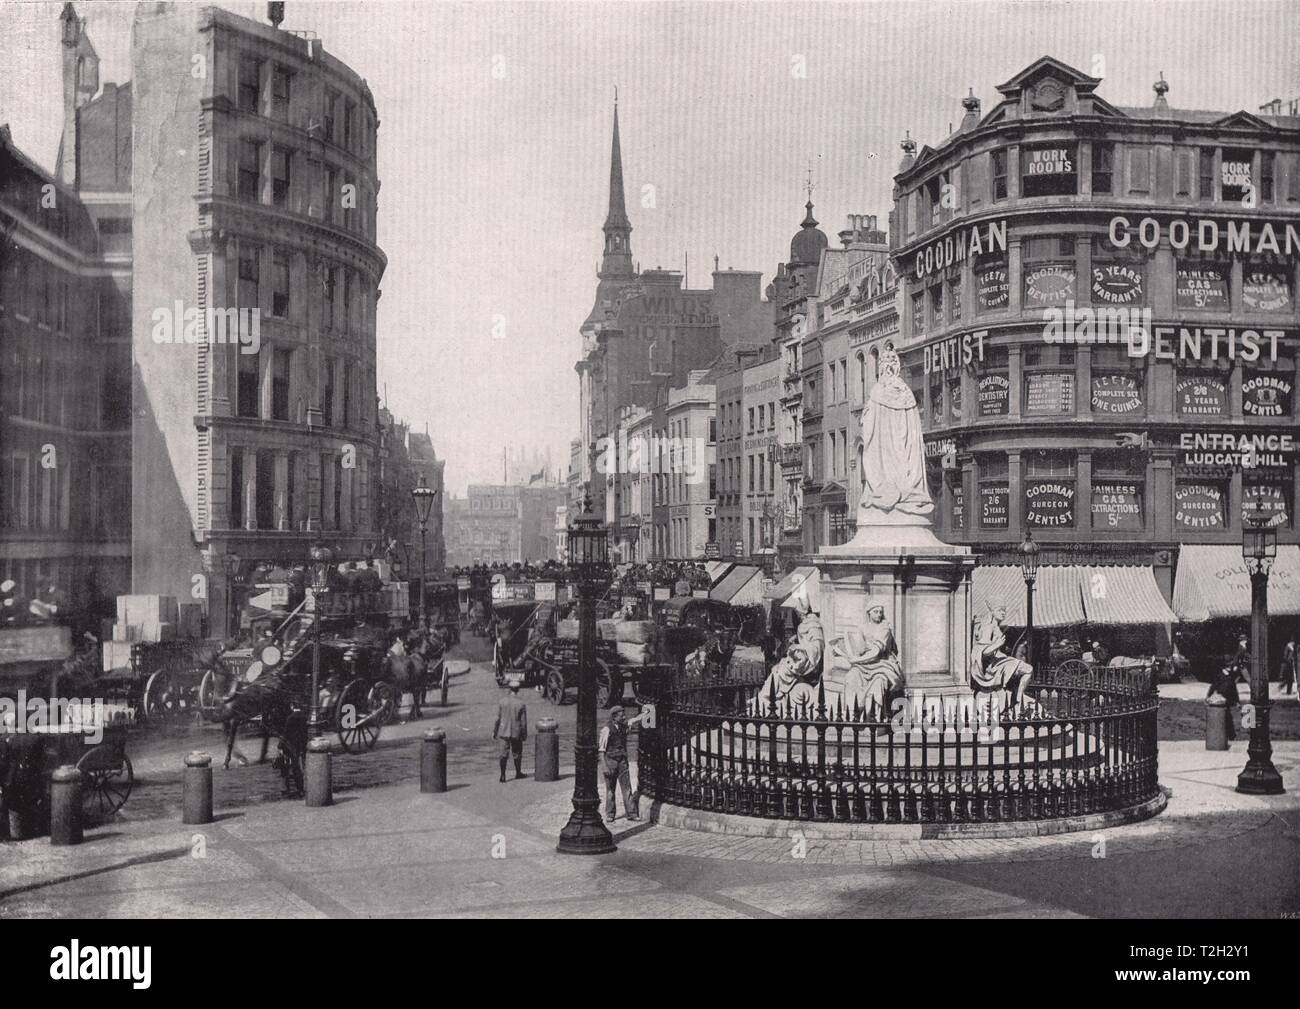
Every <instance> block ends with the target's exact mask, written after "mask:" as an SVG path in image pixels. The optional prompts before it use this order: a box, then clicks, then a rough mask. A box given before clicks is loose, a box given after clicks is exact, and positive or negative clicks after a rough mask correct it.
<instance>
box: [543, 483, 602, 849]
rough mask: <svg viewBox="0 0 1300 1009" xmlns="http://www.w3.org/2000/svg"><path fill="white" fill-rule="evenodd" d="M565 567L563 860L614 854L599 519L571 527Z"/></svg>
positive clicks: (585, 518) (586, 507) (583, 519)
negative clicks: (570, 613)
mask: <svg viewBox="0 0 1300 1009" xmlns="http://www.w3.org/2000/svg"><path fill="white" fill-rule="evenodd" d="M568 538H569V562H570V564H571V566H572V570H573V574H574V579H575V581H576V582H577V586H578V729H577V740H576V743H575V745H574V748H573V758H574V776H573V814H572V815H571V816H570V817H569V822H568V823H567V824H565V826H564V829H563V830H561V831H560V841H559V844H557V845H556V846H555V850H556V851H558V852H560V853H561V854H563V855H603V854H605V853H606V852H610V851H615V850H616V845H615V844H614V836H613V835H612V834H611V833H610V832H609V829H608V828H607V827H606V826H605V823H604V821H603V820H602V819H601V818H600V792H599V791H598V790H597V787H596V596H597V595H598V594H599V592H600V587H601V582H602V580H603V579H604V578H605V577H606V576H607V574H608V568H609V539H608V537H607V534H606V531H605V527H604V525H602V524H601V521H600V519H598V518H596V517H595V516H594V515H592V514H591V498H590V497H587V498H584V499H583V514H582V515H581V516H580V517H578V518H575V519H574V520H573V522H572V523H571V524H570V526H569V537H568Z"/></svg>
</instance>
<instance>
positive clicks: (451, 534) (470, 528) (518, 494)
mask: <svg viewBox="0 0 1300 1009" xmlns="http://www.w3.org/2000/svg"><path fill="white" fill-rule="evenodd" d="M562 506H565V489H564V488H563V487H561V486H559V485H557V484H546V483H541V482H540V481H539V482H537V483H534V484H531V485H525V486H519V485H502V484H470V486H469V488H468V490H467V493H466V496H465V497H464V498H459V499H456V498H453V499H452V500H451V501H449V502H448V507H447V509H446V510H445V512H444V515H443V523H444V527H443V528H444V535H445V539H446V563H447V565H448V566H450V567H464V566H468V565H471V564H515V563H525V562H532V563H542V562H545V561H548V560H554V559H556V535H555V516H556V509H557V508H559V507H562Z"/></svg>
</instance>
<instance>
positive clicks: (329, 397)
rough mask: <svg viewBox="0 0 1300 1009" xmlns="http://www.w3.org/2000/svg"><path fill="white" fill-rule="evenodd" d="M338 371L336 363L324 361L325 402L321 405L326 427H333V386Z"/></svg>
mask: <svg viewBox="0 0 1300 1009" xmlns="http://www.w3.org/2000/svg"><path fill="white" fill-rule="evenodd" d="M337 371H338V361H336V360H335V359H334V358H332V357H329V358H326V359H325V401H324V403H323V404H322V406H323V407H324V409H323V410H322V413H323V414H324V418H323V419H324V421H325V426H326V427H333V426H334V385H335V381H334V380H335V378H336V374H335V373H336V372H337Z"/></svg>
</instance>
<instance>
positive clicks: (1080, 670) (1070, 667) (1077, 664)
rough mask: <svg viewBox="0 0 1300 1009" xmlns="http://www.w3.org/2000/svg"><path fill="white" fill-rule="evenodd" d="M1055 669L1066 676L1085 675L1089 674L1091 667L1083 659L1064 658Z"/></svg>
mask: <svg viewBox="0 0 1300 1009" xmlns="http://www.w3.org/2000/svg"><path fill="white" fill-rule="evenodd" d="M1056 671H1057V672H1058V673H1060V674H1062V675H1066V676H1083V677H1086V676H1089V675H1091V673H1092V668H1091V667H1090V666H1089V665H1088V663H1086V662H1084V661H1083V659H1066V660H1065V661H1064V662H1062V663H1061V664H1060V665H1059V666H1057V667H1056Z"/></svg>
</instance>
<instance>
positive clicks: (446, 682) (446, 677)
mask: <svg viewBox="0 0 1300 1009" xmlns="http://www.w3.org/2000/svg"><path fill="white" fill-rule="evenodd" d="M449 689H451V673H450V672H449V671H448V669H447V664H446V663H445V662H444V663H443V665H442V686H441V689H440V691H439V693H440V694H441V695H442V696H441V701H442V704H441V706H442V707H444V708H445V707H446V706H447V691H448V690H449Z"/></svg>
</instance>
